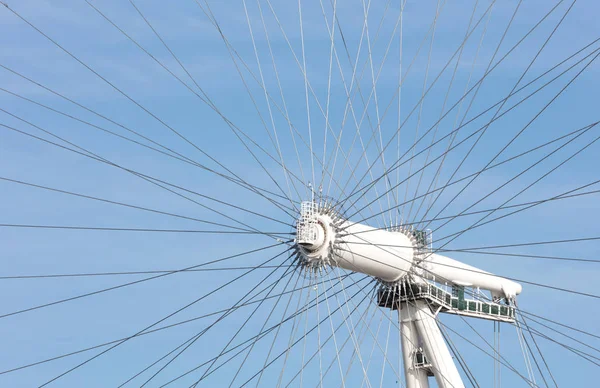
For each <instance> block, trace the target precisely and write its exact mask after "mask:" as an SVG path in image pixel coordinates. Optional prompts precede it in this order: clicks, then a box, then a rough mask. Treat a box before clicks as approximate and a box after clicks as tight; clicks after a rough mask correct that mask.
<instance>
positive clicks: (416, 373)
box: [398, 303, 429, 388]
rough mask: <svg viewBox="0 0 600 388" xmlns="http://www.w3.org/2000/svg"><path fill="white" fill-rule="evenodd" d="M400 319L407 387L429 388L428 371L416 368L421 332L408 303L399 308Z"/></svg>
mask: <svg viewBox="0 0 600 388" xmlns="http://www.w3.org/2000/svg"><path fill="white" fill-rule="evenodd" d="M398 321H399V323H400V337H401V338H402V358H403V361H404V376H405V377H406V388H429V380H428V379H427V371H425V369H421V368H415V365H414V363H415V358H414V357H415V353H416V352H417V350H418V349H419V346H420V341H419V333H418V332H417V329H416V327H415V323H414V322H413V321H412V319H411V315H410V314H409V313H408V311H407V308H406V303H402V306H401V308H399V309H398Z"/></svg>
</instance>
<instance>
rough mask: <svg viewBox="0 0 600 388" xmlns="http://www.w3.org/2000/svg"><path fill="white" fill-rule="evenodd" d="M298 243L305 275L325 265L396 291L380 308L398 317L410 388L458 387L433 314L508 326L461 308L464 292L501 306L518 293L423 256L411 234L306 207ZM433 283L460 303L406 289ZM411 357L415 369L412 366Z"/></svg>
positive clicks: (504, 282)
mask: <svg viewBox="0 0 600 388" xmlns="http://www.w3.org/2000/svg"><path fill="white" fill-rule="evenodd" d="M296 242H297V245H298V250H299V253H300V255H301V257H302V258H303V260H304V261H303V264H304V265H305V266H307V267H312V268H320V267H322V266H325V265H331V266H336V267H340V268H344V269H347V270H350V271H354V272H360V273H363V274H366V275H369V276H372V277H375V278H377V279H379V280H380V281H381V282H382V284H385V285H386V286H387V287H391V289H393V290H401V292H400V294H399V295H402V292H404V293H405V294H404V297H398V298H397V299H396V296H399V295H395V296H394V298H393V299H395V300H396V301H395V302H393V303H391V304H385V303H384V305H386V307H390V308H394V309H398V318H399V323H400V330H401V337H402V340H401V342H402V352H403V361H404V372H405V376H406V386H407V387H408V388H427V387H429V381H428V375H433V376H435V379H436V382H437V385H438V386H439V387H441V388H462V387H464V384H463V382H462V378H461V376H460V374H459V372H458V369H457V367H456V365H455V364H454V361H453V359H452V356H451V354H450V351H449V349H448V347H447V346H446V343H445V340H444V337H443V335H442V333H441V331H440V328H439V326H438V324H437V321H436V318H437V315H438V313H439V312H446V311H448V309H452V310H453V311H452V313H456V314H463V313H462V311H464V314H463V315H465V316H471V317H472V316H478V315H477V314H480V317H484V318H486V319H492V320H505V321H506V320H509V321H510V320H511V319H513V317H512V316H511V312H510V311H511V310H509V309H508V307H504V306H501V305H499V304H496V303H490V304H486V306H487V307H488V309H489V308H490V306H491V308H492V309H496V310H497V312H498V315H497V316H496V315H494V314H493V313H490V312H483V311H479V309H481V307H477V306H481V302H475V301H465V300H464V287H472V288H477V289H480V290H486V291H489V292H490V293H491V295H492V297H493V299H494V300H499V299H500V298H504V300H505V301H506V303H507V304H510V303H511V302H513V301H514V299H515V297H516V296H517V295H518V294H519V293H520V292H521V291H522V287H521V285H520V284H518V283H515V282H513V281H511V280H508V279H505V278H502V277H499V276H496V275H494V274H491V273H489V272H486V271H483V270H481V269H479V268H476V267H473V266H470V265H467V264H464V263H461V262H459V261H456V260H453V259H451V258H449V257H445V256H442V255H439V254H436V253H434V252H431V251H428V250H427V246H426V242H424V241H418V240H417V239H416V238H415V234H414V233H412V231H411V230H410V229H402V228H398V229H397V230H383V229H377V228H373V227H370V226H367V225H363V224H360V223H353V222H350V221H348V220H345V219H343V217H342V216H341V215H339V214H338V213H336V211H335V210H334V209H333V207H331V206H323V205H320V204H317V203H315V202H312V201H310V202H303V203H302V204H301V214H300V218H299V220H298V222H297V231H296ZM424 243H425V244H424ZM424 249H425V253H424ZM432 281H433V282H440V283H443V284H450V285H452V286H454V287H460V288H462V289H463V295H462V296H460V297H459V298H458V299H456V298H454V299H452V298H451V299H450V300H445V301H443V302H442V301H440V302H439V303H437V302H436V299H435V298H431V299H429V300H428V299H427V298H422V297H417V295H415V294H414V291H413V290H412V285H417V286H418V285H419V284H421V285H422V284H428V283H429V282H432ZM430 288H431V287H428V289H430ZM433 289H434V290H435V292H436V296H437V297H438V298H439V295H437V294H438V293H439V292H441V289H439V288H436V287H434V288H433ZM438 290H439V291H438ZM394 292H395V291H394ZM411 293H412V297H411V295H410V294H411ZM387 295H388V296H389V295H390V294H389V293H388V294H387ZM419 296H421V294H420V293H419ZM449 297H450V296H449V294H447V293H446V294H445V295H442V298H449ZM470 303H474V305H475V306H476V309H475V311H473V310H471V311H469V309H471V305H470ZM477 303H479V304H477ZM380 305H381V304H380ZM454 305H456V308H455V309H454V308H453V306H454ZM503 308H504V309H507V310H506V311H507V313H506V314H501V313H500V311H501V309H503ZM444 310H446V311H444ZM417 356H418V357H419V358H420V359H421V362H417ZM423 356H424V357H423Z"/></svg>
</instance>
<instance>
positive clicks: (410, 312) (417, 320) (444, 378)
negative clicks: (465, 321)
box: [403, 300, 465, 388]
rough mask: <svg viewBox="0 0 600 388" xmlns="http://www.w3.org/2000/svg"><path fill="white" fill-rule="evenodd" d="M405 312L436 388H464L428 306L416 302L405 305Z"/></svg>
mask: <svg viewBox="0 0 600 388" xmlns="http://www.w3.org/2000/svg"><path fill="white" fill-rule="evenodd" d="M403 307H404V306H403ZM406 311H407V314H406V315H407V316H408V318H409V319H410V320H411V321H412V322H413V323H414V325H415V328H416V329H417V333H418V336H419V338H420V339H421V341H422V343H423V348H424V350H425V355H426V357H427V360H428V361H429V363H430V364H431V365H432V370H433V374H434V376H435V380H436V382H437V385H438V387H440V388H464V387H465V385H464V384H463V382H462V378H461V377H460V374H459V373H458V369H456V365H455V364H454V361H453V360H452V355H451V354H450V351H449V350H448V347H447V346H446V342H445V341H444V337H443V336H442V333H441V332H440V328H439V327H438V324H437V322H436V320H435V318H434V316H433V313H432V312H431V309H430V308H429V306H428V305H427V304H426V303H425V302H424V301H422V300H416V301H414V302H410V304H408V305H406Z"/></svg>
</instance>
